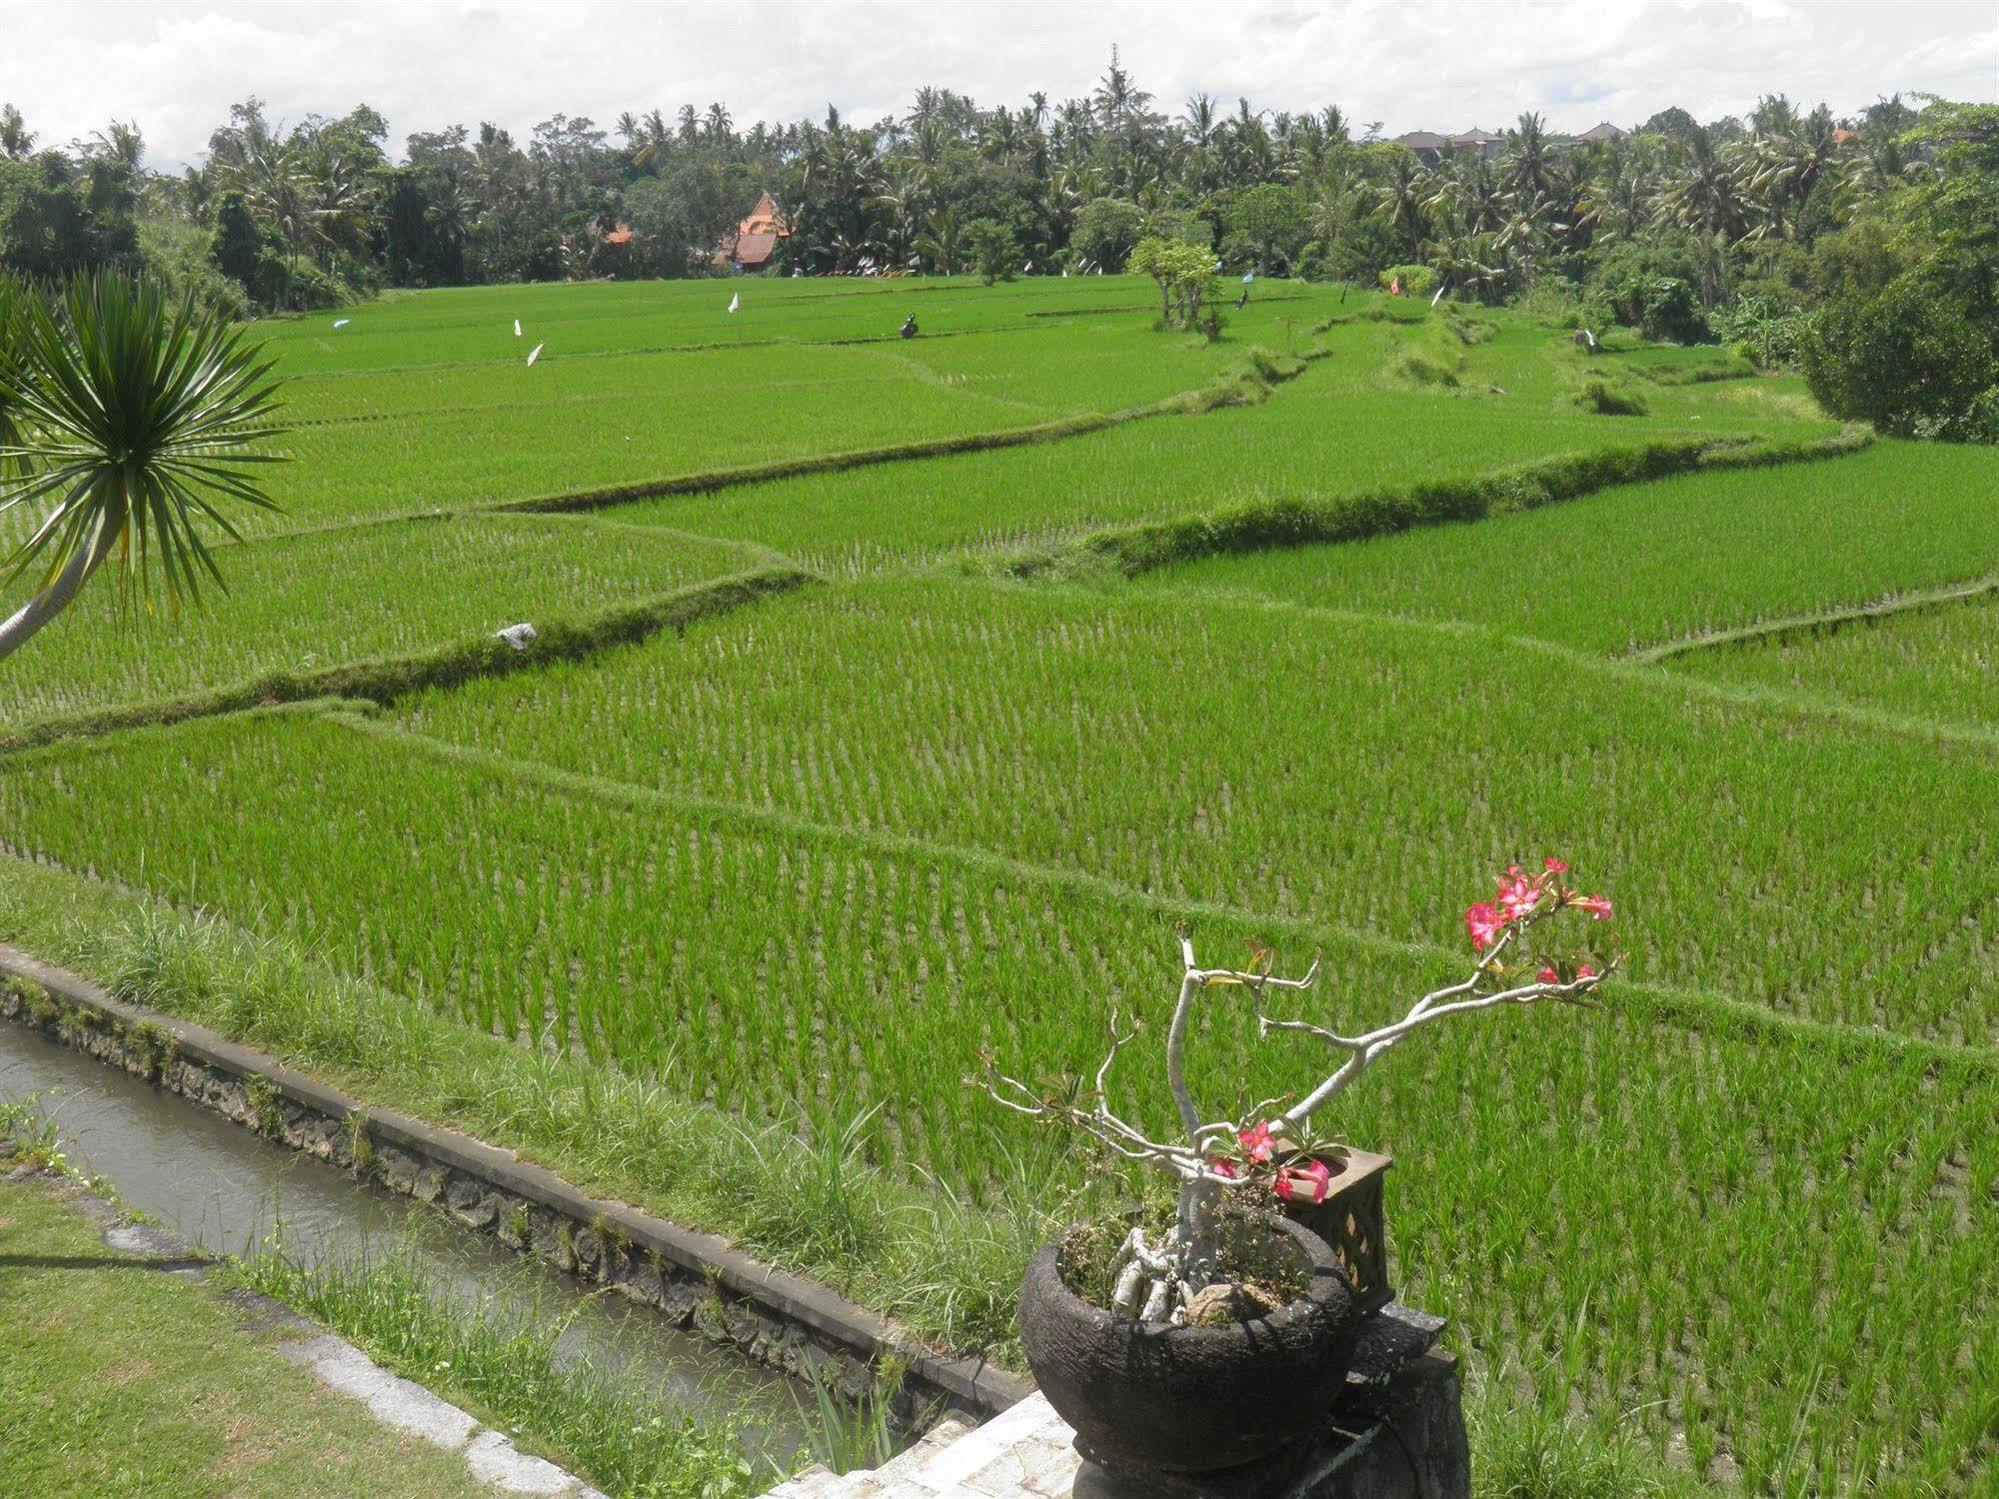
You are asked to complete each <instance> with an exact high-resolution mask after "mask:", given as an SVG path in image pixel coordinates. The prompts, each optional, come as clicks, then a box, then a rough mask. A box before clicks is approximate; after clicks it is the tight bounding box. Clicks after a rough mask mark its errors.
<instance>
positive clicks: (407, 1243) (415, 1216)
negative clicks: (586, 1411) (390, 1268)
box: [0, 1021, 813, 1459]
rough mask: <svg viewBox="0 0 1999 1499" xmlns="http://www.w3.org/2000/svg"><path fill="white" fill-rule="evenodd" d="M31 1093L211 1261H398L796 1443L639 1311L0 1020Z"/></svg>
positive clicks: (665, 1391)
mask: <svg viewBox="0 0 1999 1499" xmlns="http://www.w3.org/2000/svg"><path fill="white" fill-rule="evenodd" d="M30 1099H32V1100H33V1101H34V1106H35V1108H36V1109H37V1111H38V1112H40V1113H41V1114H42V1115H43V1117H45V1118H47V1119H50V1120H51V1121H53V1124H54V1127H55V1130H56V1134H57V1136H58V1139H59V1142H60V1148H61V1150H62V1151H63V1153H64V1155H65V1156H66V1157H67V1158H68V1159H69V1160H70V1162H71V1163H72V1164H73V1165H75V1166H77V1167H79V1168H81V1169H82V1170H85V1171H87V1172H89V1173H90V1174H92V1175H94V1176H97V1177H101V1178H102V1179H103V1180H105V1181H106V1182H108V1183H110V1184H111V1185H112V1187H114V1188H115V1189H116V1191H117V1193H118V1195H119V1196H120V1197H121V1198H122V1199H123V1200H124V1201H125V1202H126V1203H127V1204H128V1205H129V1206H131V1207H133V1208H135V1209H137V1210H138V1211H140V1212H142V1213H144V1214H145V1215H147V1216H148V1217H150V1218H152V1219H154V1220H155V1221H157V1222H159V1223H162V1224H164V1225H166V1226H167V1227H169V1228H171V1229H173V1230H174V1231H175V1232H176V1233H178V1234H179V1235H180V1236H181V1237H182V1238H184V1239H186V1240H188V1241H189V1242H190V1243H192V1244H197V1245H199V1246H200V1247H201V1248H203V1249H205V1250H207V1251H208V1252H209V1253H211V1254H216V1255H236V1256H240V1257H244V1258H248V1257H250V1256H252V1255H255V1254H257V1253H260V1252H263V1251H265V1250H266V1248H267V1247H268V1246H269V1245H270V1243H271V1242H272V1241H273V1239H274V1238H275V1239H277V1240H278V1241H279V1242H281V1243H282V1245H283V1249H284V1253H286V1254H287V1255H288V1256H290V1257H291V1258H293V1259H295V1260H299V1261H302V1262H303V1263H305V1264H307V1265H315V1264H326V1263H332V1262H340V1263H352V1262H356V1261H359V1262H361V1263H371V1262H380V1261H382V1260H384V1259H387V1258H389V1257H391V1256H398V1255H400V1256H408V1257H414V1258H415V1260H416V1262H417V1263H418V1265H419V1266H420V1268H421V1269H422V1270H423V1271H424V1272H425V1278H426V1280H428V1281H430V1282H431V1283H432V1284H434V1285H435V1286H436V1287H437V1288H438V1290H439V1291H440V1292H441V1293H442V1294H445V1295H449V1296H454V1297H462V1298H464V1300H465V1301H466V1302H467V1303H469V1304H472V1305H486V1306H498V1307H499V1308H501V1309H503V1310H504V1311H506V1313H507V1314H508V1315H518V1316H521V1317H549V1318H556V1319H559V1320H561V1321H562V1322H563V1323H564V1324H565V1325H564V1326H563V1330H562V1332H561V1334H560V1336H559V1339H558V1342H557V1351H558V1353H559V1354H560V1355H561V1356H562V1357H563V1358H565V1359H568V1360H572V1361H576V1362H582V1363H587V1364H588V1365H589V1366H590V1367H591V1368H592V1369H593V1370H595V1371H597V1373H598V1374H599V1375H600V1376H601V1377H603V1378H605V1379H608V1380H615V1381H617V1382H618V1384H619V1385H620V1386H621V1387H624V1388H627V1389H631V1388H634V1387H639V1388H648V1387H649V1388H650V1389H652V1390H653V1391H655V1392H657V1393H658V1395H659V1396H660V1398H661V1399H662V1400H663V1401H665V1402H666V1403H669V1404H670V1405H671V1406H673V1407H674V1408H676V1409H679V1410H683V1411H685V1412H687V1413H688V1414H689V1415H691V1416H694V1417H696V1418H700V1417H704V1416H705V1417H711V1418H712V1417H720V1416H734V1417H742V1418H746V1419H748V1420H749V1421H751V1422H752V1423H754V1424H753V1426H752V1428H751V1431H752V1435H751V1437H750V1438H749V1440H750V1442H751V1443H752V1444H753V1447H754V1450H755V1451H757V1452H762V1453H769V1454H770V1455H771V1456H773V1457H777V1458H779V1459H783V1458H786V1457H789V1456H790V1455H791V1454H792V1453H794V1452H796V1451H798V1450H799V1449H800V1448H801V1447H802V1446H804V1445H805V1442H806V1427H807V1421H808V1419H809V1418H808V1417H807V1415H806V1412H809V1411H810V1410H811V1409H812V1406H813V1401H812V1395H811V1391H810V1390H809V1389H807V1388H805V1387H804V1386H803V1385H801V1384H799V1383H798V1382H797V1381H795V1380H789V1379H786V1378H785V1377H784V1376H782V1375H780V1374H777V1373H775V1372H773V1371H771V1370H768V1369H765V1368H763V1367H761V1366H758V1365H754V1364H752V1363H750V1362H749V1361H748V1360H746V1359H742V1358H739V1357H737V1356H736V1355H734V1354H732V1353H730V1352H729V1351H728V1350H726V1349H724V1348H722V1347H720V1346H718V1345H717V1344H715V1343H713V1342H711V1341H709V1340H708V1339H706V1338H703V1337H701V1336H700V1335H699V1334H696V1333H689V1332H683V1331H681V1330H679V1329H677V1328H674V1327H672V1326H671V1325H669V1324H668V1323H667V1322H666V1321H665V1320H664V1319H663V1318H661V1317H660V1316H659V1315H658V1314H657V1313H655V1312H654V1311H652V1310H651V1309H650V1308H647V1307H642V1306H638V1305H635V1304H633V1303H631V1302H628V1301H626V1300H625V1299H624V1298H623V1297H621V1296H618V1295H617V1294H615V1293H612V1292H605V1291H601V1290H597V1291H595V1293H594V1294H592V1290H593V1289H594V1288H585V1287H584V1285H583V1283H582V1282H580V1281H576V1280H572V1279H570V1278H569V1277H567V1276H565V1275H563V1274H561V1273H560V1272H559V1271H556V1270H554V1269H552V1268H549V1267H547V1266H545V1265H542V1264H540V1263H538V1262H535V1261H532V1260H528V1259H524V1258H522V1257H519V1256H516V1255H513V1254H511V1253H509V1252H508V1251H507V1250H505V1249H503V1248H501V1247H500V1246H499V1245H497V1244H495V1243H493V1241H491V1240H490V1239H488V1238H486V1237H485V1236H484V1235H482V1234H478V1233H475V1232H473V1231H472V1230H470V1229H467V1228H464V1227H463V1226H461V1225H459V1224H457V1223H455V1222H453V1221H452V1220H451V1219H449V1218H448V1217H447V1216H446V1215H444V1214H443V1213H440V1212H438V1211H436V1210H435V1209H432V1208H428V1207H425V1206H423V1205H422V1204H420V1203H416V1202H412V1201H409V1200H408V1199H405V1198H401V1197H393V1196H390V1195H389V1194H387V1193H385V1192H382V1191H380V1190H379V1189H377V1188H374V1187H370V1186H368V1185H366V1184H365V1183H362V1182H359V1181H357V1180H355V1179H354V1178H353V1177H352V1176H349V1175H348V1174H347V1173H346V1172H344V1171H341V1170H338V1169H337V1168H335V1167H332V1166H329V1165H326V1164H325V1163H323V1162H320V1161H316V1160H313V1159H312V1158H311V1157H310V1156H306V1155H302V1154H300V1153H299V1152H297V1151H293V1150H289V1149H287V1148H285V1147H284V1146H282V1145H278V1144H274V1143H273V1142H271V1141H268V1140H265V1139H263V1138H262V1137H261V1136H258V1135H256V1134H254V1133H252V1132H251V1131H250V1130H247V1129H244V1128H243V1127H242V1126H240V1125H236V1124H231V1123H230V1122H229V1121H228V1120H226V1119H224V1118H222V1117H221V1116H220V1115H218V1114H213V1113H210V1112H209V1111H208V1110H206V1109H203V1108H198V1107H196V1106H195V1105H193V1104H191V1103H188V1102H187V1101H185V1100H183V1099H181V1098H178V1097H176V1096H175V1095H173V1094H171V1093H168V1092H166V1091H165V1090H163V1089H161V1088H157V1087H155V1086H154V1085H153V1084H151V1083H149V1082H146V1081H145V1080H144V1079H142V1078H138V1077H134V1076H132V1075H131V1074H130V1073H127V1072H125V1071H123V1070H122V1069H120V1068H116V1067H111V1066H108V1065H106V1064H105V1063H102V1062H99V1061H97V1060H96V1059H95V1058H93V1057H90V1056H87V1055H85V1054H84V1053H82V1052H79V1051H75V1050H72V1049H71V1048H69V1047H67V1046H64V1045H62V1044H61V1043H60V1042H57V1041H54V1040H51V1039H49V1038H48V1037H46V1036H44V1035H42V1034H41V1033H40V1032H38V1031H34V1030H31V1029H30V1028H28V1027H27V1026H23V1025H15V1024H11V1023H8V1022H6V1021H0V1102H12V1103H19V1102H23V1101H26V1100H30Z"/></svg>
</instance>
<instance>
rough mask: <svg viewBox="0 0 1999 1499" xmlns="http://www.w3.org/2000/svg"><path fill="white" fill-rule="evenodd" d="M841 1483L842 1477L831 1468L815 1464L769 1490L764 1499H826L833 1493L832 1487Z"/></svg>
mask: <svg viewBox="0 0 1999 1499" xmlns="http://www.w3.org/2000/svg"><path fill="white" fill-rule="evenodd" d="M839 1482H841V1479H840V1475H839V1474H837V1473H835V1472H834V1471H833V1470H832V1469H831V1468H827V1467H822V1466H821V1465H820V1464H818V1463H814V1464H813V1465H812V1466H811V1467H809V1468H807V1469H806V1470H805V1471H804V1472H802V1473H794V1474H793V1475H792V1476H791V1477H789V1478H787V1479H786V1480H785V1481H784V1482H783V1483H781V1484H779V1485H778V1486H777V1487H776V1488H774V1489H771V1490H769V1491H768V1492H766V1493H765V1494H764V1496H763V1499H825V1496H826V1495H828V1494H830V1493H831V1492H832V1485H835V1484H838V1483H839Z"/></svg>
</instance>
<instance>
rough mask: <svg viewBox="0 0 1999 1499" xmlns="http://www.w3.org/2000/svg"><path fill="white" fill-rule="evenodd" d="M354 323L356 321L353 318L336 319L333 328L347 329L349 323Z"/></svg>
mask: <svg viewBox="0 0 1999 1499" xmlns="http://www.w3.org/2000/svg"><path fill="white" fill-rule="evenodd" d="M353 321H354V319H352V318H351V317H343V318H335V319H334V320H333V326H334V327H336V328H345V327H346V326H347V325H348V324H349V323H351V322H353Z"/></svg>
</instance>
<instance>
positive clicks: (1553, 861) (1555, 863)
mask: <svg viewBox="0 0 1999 1499" xmlns="http://www.w3.org/2000/svg"><path fill="white" fill-rule="evenodd" d="M1541 863H1542V865H1543V866H1544V867H1545V868H1546V869H1547V871H1548V873H1549V874H1567V873H1568V872H1569V864H1568V861H1567V860H1566V859H1558V858H1556V857H1555V856H1554V855H1553V854H1550V855H1548V857H1547V858H1545V859H1543V860H1542V861H1541Z"/></svg>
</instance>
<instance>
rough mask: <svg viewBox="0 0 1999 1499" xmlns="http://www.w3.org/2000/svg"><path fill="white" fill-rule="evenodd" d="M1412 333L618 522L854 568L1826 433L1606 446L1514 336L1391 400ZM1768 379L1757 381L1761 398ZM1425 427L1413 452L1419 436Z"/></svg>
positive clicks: (1600, 429)
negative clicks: (1263, 393) (1205, 386)
mask: <svg viewBox="0 0 1999 1499" xmlns="http://www.w3.org/2000/svg"><path fill="white" fill-rule="evenodd" d="M1403 336H1404V335H1403V334H1402V332H1401V331H1400V330H1399V329H1398V328H1396V327H1394V326H1392V325H1390V326H1384V325H1382V324H1379V323H1361V324H1347V325H1341V326H1337V327H1335V328H1333V329H1331V330H1329V331H1328V333H1327V334H1326V335H1325V336H1324V338H1323V340H1322V342H1323V344H1324V346H1325V353H1324V355H1323V357H1321V358H1318V359H1317V360H1315V361H1314V362H1313V363H1312V364H1311V365H1310V367H1309V368H1308V369H1306V370H1305V372H1304V373H1302V374H1301V375H1299V376H1298V377H1297V378H1296V379H1295V380H1293V381H1291V382H1290V383H1288V384H1285V385H1283V386H1281V387H1280V388H1279V389H1278V391H1277V392H1276V394H1275V395H1274V397H1273V398H1272V399H1271V400H1269V401H1268V402H1267V403H1265V404H1261V405H1256V406H1252V407H1244V408H1236V409H1227V410H1218V411H1214V412H1212V413H1210V414H1208V415H1205V416H1202V417H1201V418H1200V420H1199V421H1198V422H1197V423H1193V424H1190V425H1184V426H1183V425H1175V426H1174V427H1173V428H1172V429H1171V431H1170V432H1169V431H1162V430H1159V429H1156V428H1154V427H1153V426H1152V425H1151V424H1149V423H1136V424H1131V425H1127V426H1120V427H1117V428H1113V429H1111V430H1108V431H1103V432H1097V433H1092V434H1088V435H1082V436H1075V437H1071V438H1068V439H1066V440H1064V441H1062V442H1059V443H1052V444H1047V445H1037V446H1032V447H1019V448H1008V449H1003V450H996V451H981V452H970V453H962V454H955V455H951V456H944V457H936V458H927V459H923V460H920V461H918V462H914V463H908V464H894V465H887V466H880V467H873V468H867V469H860V470H855V471H851V472H841V473H825V474H811V475H806V476H802V477H798V478H790V479H783V480H780V481H778V482H775V483H759V484H749V485H742V486H738V487H734V488H727V489H722V490H719V491H716V492H714V493H703V494H694V495H665V496H661V497H659V498H656V499H646V500H640V501H637V502H635V503H633V504H630V505H627V506H623V507H621V508H619V509H618V510H616V511H614V512H612V513H613V514H615V515H616V516H617V517H618V518H619V519H621V520H627V521H630V522H632V523H634V524H659V525H666V526H671V527H674V528H676V529H681V530H690V531H698V532H700V533H701V534H703V535H708V536H726V537H734V538H739V539H742V540H746V541H753V542H756V543H758V544H760V545H763V546H767V547H771V548H774V549H776V550H779V551H782V552H784V553H785V554H787V555H788V556H790V557H792V558H793V559H795V560H797V561H798V562H800V563H801V564H802V565H805V566H809V567H811V568H813V569H815V570H818V571H823V572H828V573H847V574H858V573H864V572H871V571H878V570H882V569H884V568H892V567H896V566H900V565H906V564H908V563H910V562H921V561H924V560H927V559H932V558H936V557H940V556H943V555H946V554H948V553H952V552H958V551H979V552H986V553H999V554H1005V553H1011V552H1016V551H1022V550H1030V549H1031V550H1047V549H1050V548H1054V547H1059V546H1062V545H1064V544H1066V543H1069V542H1071V541H1073V540H1075V539H1076V538H1079V537H1081V536H1084V535H1087V534H1089V533H1091V532H1094V531H1097V530H1100V529H1104V528H1108V527H1119V526H1130V525H1135V524H1144V523H1156V522H1166V521H1171V520H1173V519H1175V518H1178V517H1189V516H1200V515H1207V514H1212V513H1214V512H1216V511H1219V510H1225V509H1229V508H1232V507H1240V508H1268V509H1273V510H1274V509H1278V508H1281V507H1284V506H1286V505H1292V504H1296V505H1307V506H1309V505H1318V504H1324V503H1325V502H1327V501H1328V500H1331V499H1334V498H1344V497H1349V496H1365V495H1369V494H1372V493H1376V492H1379V491H1380V490H1382V489H1384V488H1387V487H1391V486H1397V485H1407V484H1416V483H1423V482H1431V481H1435V482H1454V481H1455V482H1462V481H1465V480H1468V479H1471V478H1473V477H1475V476H1478V475H1481V474H1485V473H1489V472H1491V471H1493V470H1495V469H1499V468H1503V467H1506V466H1507V465H1509V464H1518V463H1525V462H1529V461H1536V460H1539V461H1545V460H1548V459H1549V458H1550V457H1551V456H1553V455H1577V456H1580V455H1584V454H1588V453H1590V452H1592V451H1594V450H1600V449H1603V448H1606V447H1610V446H1613V445H1629V444H1631V443H1632V442H1633V441H1634V440H1638V441H1648V440H1649V441H1660V442H1668V441H1700V442H1708V441H1714V440H1721V439H1727V438H1730V437H1741V436H1746V435H1749V434H1751V433H1757V432H1760V433H1762V434H1764V435H1766V436H1773V437H1774V436H1790V437H1800V436H1811V435H1822V434H1824V433H1826V432H1829V431H1830V430H1832V429H1831V428H1830V426H1829V424H1826V423H1824V422H1823V421H1819V422H1809V421H1804V420H1800V419H1799V418H1798V417H1796V416H1794V415H1792V414H1790V413H1788V412H1787V411H1785V410H1783V409H1781V408H1779V407H1773V406H1767V405H1764V404H1761V403H1760V402H1759V403H1719V402H1714V401H1704V400H1703V399H1702V397H1701V395H1700V393H1686V392H1679V391H1674V392H1669V393H1667V397H1666V399H1664V400H1661V401H1657V402H1655V403H1654V412H1653V415H1652V416H1650V417H1646V418H1640V419H1636V420H1634V421H1633V422H1631V423H1630V424H1629V425H1623V424H1620V426H1619V429H1618V430H1617V431H1616V432H1615V433H1614V434H1606V432H1605V431H1604V425H1605V424H1603V423H1601V422H1596V421H1594V420H1593V419H1592V418H1590V417H1589V416H1586V415H1585V414H1583V413H1582V412H1580V411H1578V410H1577V409H1576V408H1575V407H1574V406H1573V405H1571V404H1568V403H1567V402H1566V401H1565V400H1563V398H1562V387H1561V386H1560V383H1559V381H1558V379H1557V375H1556V365H1555V363H1554V361H1553V359H1552V358H1551V356H1550V354H1549V349H1548V346H1547V344H1546V342H1545V340H1541V339H1539V338H1538V337H1537V336H1536V335H1535V334H1534V333H1533V331H1532V330H1531V329H1526V328H1522V327H1519V326H1517V325H1508V326H1506V327H1504V328H1503V329H1502V331H1501V333H1500V335H1499V336H1497V337H1495V339H1494V340H1493V341H1492V342H1490V343H1488V344H1485V345H1481V346H1480V347H1478V348H1476V349H1472V350H1469V351H1467V357H1468V359H1469V360H1470V361H1471V368H1472V370H1473V372H1474V375H1473V378H1474V379H1475V381H1476V382H1478V386H1479V388H1480V389H1481V390H1483V389H1484V388H1485V387H1487V386H1498V387H1499V388H1501V389H1503V390H1504V391H1505V392H1506V394H1505V395H1503V396H1500V395H1491V394H1479V395H1475V396H1474V395H1466V396H1463V397H1456V396H1452V395H1450V394H1448V393H1446V392H1440V391H1435V390H1427V391H1412V390H1409V389H1407V388H1391V387H1390V386H1389V385H1387V384H1384V383H1383V381H1382V380H1381V379H1380V378H1379V376H1378V373H1377V371H1378V370H1379V367H1380V364H1381V363H1382V361H1383V360H1384V359H1387V358H1389V357H1391V356H1392V355H1393V353H1394V350H1395V349H1396V347H1397V346H1398V342H1399V340H1400V339H1401V338H1402V337H1403ZM1773 388H1774V382H1767V381H1759V382H1756V391H1757V393H1759V394H1764V393H1767V392H1768V391H1769V390H1770V389H1773ZM1418 433H1420V436H1421V440H1420V441H1417V440H1413V436H1414V434H1418Z"/></svg>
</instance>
